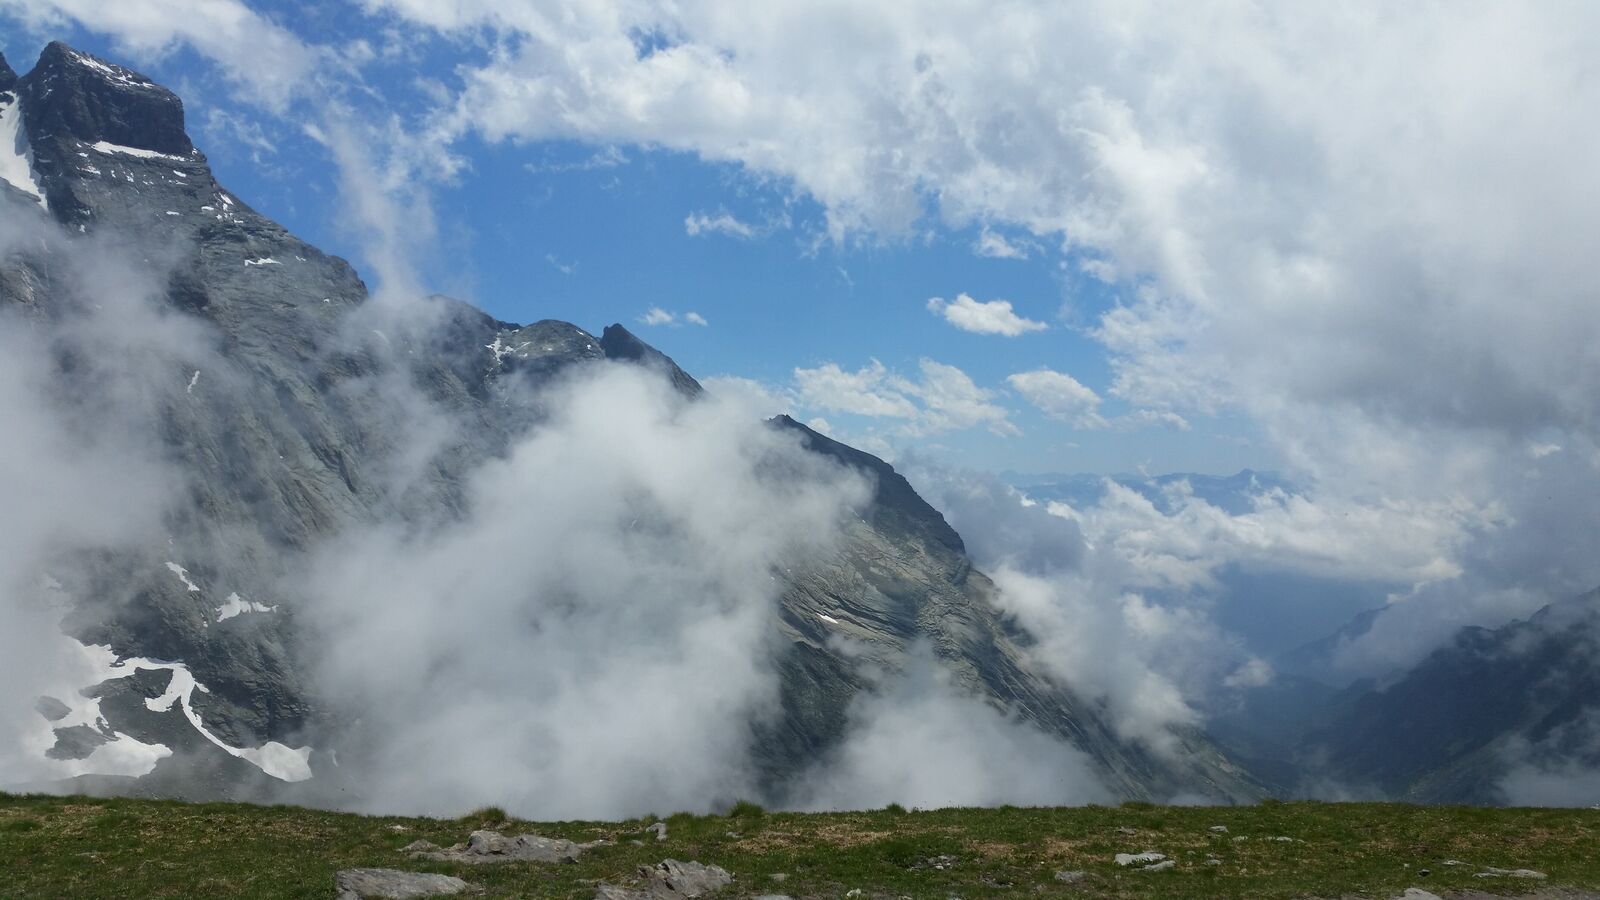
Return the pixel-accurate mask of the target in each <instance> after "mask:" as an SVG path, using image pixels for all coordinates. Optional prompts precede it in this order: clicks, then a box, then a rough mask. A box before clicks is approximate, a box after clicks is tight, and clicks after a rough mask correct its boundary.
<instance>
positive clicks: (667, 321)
mask: <svg viewBox="0 0 1600 900" xmlns="http://www.w3.org/2000/svg"><path fill="white" fill-rule="evenodd" d="M639 322H640V324H643V325H668V326H671V327H673V328H677V327H678V326H680V325H685V324H688V325H698V326H700V327H701V328H704V327H706V326H707V325H710V324H711V323H710V322H707V321H706V317H705V316H702V315H700V314H699V313H697V312H694V311H693V310H690V311H689V312H686V313H684V314H682V315H679V314H677V313H675V312H671V311H669V310H665V309H662V308H661V307H659V306H652V307H650V308H649V309H647V310H645V313H644V315H642V316H640V317H639Z"/></svg>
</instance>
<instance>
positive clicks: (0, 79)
mask: <svg viewBox="0 0 1600 900" xmlns="http://www.w3.org/2000/svg"><path fill="white" fill-rule="evenodd" d="M16 86H17V72H16V70H15V69H13V68H11V64H10V63H8V62H6V57H5V54H4V53H0V93H4V92H7V91H10V90H11V89H12V88H14V87H16Z"/></svg>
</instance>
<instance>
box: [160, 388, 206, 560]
mask: <svg viewBox="0 0 1600 900" xmlns="http://www.w3.org/2000/svg"><path fill="white" fill-rule="evenodd" d="M199 383H200V370H199V369H195V370H194V374H193V375H191V376H189V386H188V387H186V388H184V389H183V392H184V393H185V394H192V393H194V386H195V385H197V384H199ZM167 565H171V563H168V564H167Z"/></svg>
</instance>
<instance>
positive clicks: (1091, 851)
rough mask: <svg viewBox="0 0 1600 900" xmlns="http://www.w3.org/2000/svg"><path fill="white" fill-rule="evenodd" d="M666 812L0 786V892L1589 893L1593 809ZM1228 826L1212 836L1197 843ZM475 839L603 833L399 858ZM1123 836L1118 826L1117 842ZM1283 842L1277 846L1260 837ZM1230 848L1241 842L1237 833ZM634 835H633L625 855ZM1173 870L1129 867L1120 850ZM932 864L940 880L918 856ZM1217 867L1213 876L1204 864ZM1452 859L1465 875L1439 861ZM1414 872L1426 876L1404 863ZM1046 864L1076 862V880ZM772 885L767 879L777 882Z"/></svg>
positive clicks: (1598, 815)
mask: <svg viewBox="0 0 1600 900" xmlns="http://www.w3.org/2000/svg"><path fill="white" fill-rule="evenodd" d="M735 812H736V813H737V814H730V815H728V816H690V815H676V816H672V817H670V818H668V819H666V820H665V821H666V822H667V824H668V829H669V831H668V840H666V841H664V842H660V843H658V842H656V841H655V840H654V839H653V837H652V836H651V835H648V834H645V833H644V832H643V829H644V827H645V826H646V825H648V824H650V822H651V821H653V819H640V820H634V821H629V822H553V823H537V824H536V823H530V822H523V821H517V820H512V821H505V820H504V819H503V815H502V814H500V813H498V812H496V811H492V810H489V811H484V812H481V813H478V814H474V815H472V816H468V817H464V818H462V819H453V820H446V819H411V818H402V817H368V816H358V815H350V814H344V813H331V812H322V811H319V810H310V809H301V808H297V807H263V806H248V805H242V804H186V803H179V802H171V801H152V800H127V799H95V798H85V797H38V796H11V795H4V794H0V897H5V898H12V897H30V898H31V897H72V898H124V897H252V898H289V897H304V898H320V900H326V898H328V897H330V896H332V884H333V873H334V872H335V871H336V870H338V869H341V868H348V867H353V866H385V867H391V868H401V869H410V870H415V871H429V872H443V873H446V874H452V875H458V876H460V877H462V878H464V879H466V880H468V881H470V882H473V883H475V884H478V885H482V886H483V887H485V888H486V889H487V896H490V897H529V896H532V897H580V898H584V900H587V898H589V897H592V896H593V892H594V888H593V885H594V882H595V881H597V880H601V879H605V880H612V881H616V880H619V879H623V878H625V877H626V876H627V875H628V874H629V873H631V872H632V871H634V870H635V868H636V867H637V866H639V865H640V864H644V863H654V862H658V861H660V860H661V859H663V858H667V857H672V858H676V859H682V860H691V859H692V860H699V861H701V862H706V863H715V864H717V865H720V866H722V867H724V868H726V869H728V870H729V871H730V872H732V873H734V875H735V876H736V878H737V881H736V882H735V883H734V886H733V887H732V888H731V889H729V890H728V891H727V892H725V894H724V896H730V897H738V896H754V895H757V894H765V893H783V894H790V895H793V896H795V897H840V896H842V895H844V894H845V892H847V891H849V890H851V889H853V888H861V889H862V893H863V894H864V895H865V896H866V897H873V896H883V897H901V896H906V897H935V898H945V897H948V896H949V895H950V894H952V893H954V894H959V895H961V896H962V897H993V896H1006V895H1010V896H1016V897H1022V896H1028V897H1032V896H1040V895H1042V896H1071V897H1083V896H1103V897H1251V898H1255V897H1262V898H1269V897H1285V898H1287V897H1307V896H1323V897H1338V896H1341V895H1346V894H1361V895H1366V896H1372V897H1388V896H1392V895H1394V894H1397V893H1399V892H1400V891H1401V890H1403V889H1404V888H1406V887H1409V886H1420V887H1424V888H1426V889H1428V890H1431V891H1434V892H1436V893H1441V894H1442V893H1446V892H1447V891H1449V890H1451V889H1457V888H1462V889H1464V888H1475V889H1479V890H1491V891H1493V890H1500V891H1503V892H1506V893H1516V892H1518V891H1519V890H1523V891H1525V890H1528V889H1530V888H1532V887H1535V886H1548V887H1554V886H1564V887H1573V888H1588V889H1596V888H1600V811H1594V810H1539V809H1480V808H1463V807H1416V806H1400V805H1393V804H1321V803H1268V804H1263V805H1260V806H1253V807H1234V808H1200V807H1153V806H1147V805H1142V804H1131V805H1129V806H1124V807H1120V808H1108V807H1086V808H1073V809H1016V808H1004V809H984V810H979V809H957V810H937V811H932V812H905V811H901V810H898V809H894V808H891V809H888V810H878V811H874V812H864V813H824V814H798V813H764V812H762V811H760V810H759V809H757V808H753V807H749V806H741V807H739V808H737V809H736V810H735ZM1214 825H1222V826H1226V827H1227V829H1228V831H1227V833H1226V834H1220V833H1216V832H1212V831H1210V830H1209V829H1210V827H1211V826H1214ZM478 827H491V828H496V829H498V830H500V831H503V832H507V833H518V832H522V831H531V832H536V833H539V834H544V835H547V836H551V837H566V838H571V839H574V840H594V839H595V838H607V839H610V840H612V841H614V842H615V843H614V845H612V846H607V847H602V848H599V849H597V850H594V851H591V852H590V853H589V854H587V855H585V856H584V857H583V859H582V860H581V861H579V862H578V863H576V864H567V865H532V864H497V865H488V866H461V865H452V864H441V863H424V862H416V861H413V860H410V859H407V858H406V856H405V855H404V854H402V853H399V852H398V850H399V848H400V847H402V846H404V845H406V844H408V843H410V842H411V841H414V840H416V839H418V838H425V839H428V840H431V841H434V842H435V843H438V844H443V845H449V844H453V843H456V842H458V841H461V840H464V839H465V838H466V835H467V833H468V832H469V831H470V830H472V829H474V828H478ZM1129 830H1131V832H1132V833H1129ZM1280 836H1282V837H1290V838H1293V840H1292V841H1288V842H1284V841H1277V840H1272V838H1275V837H1280ZM1238 838H1244V839H1245V840H1237V839H1238ZM634 841H640V842H641V843H637V844H636V843H634ZM1143 850H1156V851H1159V852H1162V853H1165V854H1167V855H1168V856H1169V857H1171V858H1173V859H1175V860H1177V862H1178V866H1177V867H1176V868H1174V869H1171V870H1169V871H1165V872H1154V873H1138V872H1132V871H1129V870H1127V869H1122V868H1119V867H1117V866H1116V865H1115V864H1114V863H1113V862H1112V857H1113V855H1114V854H1116V853H1119V852H1138V851H1143ZM940 857H953V858H954V859H953V862H950V861H941V862H942V863H943V864H944V865H946V868H943V869H940V868H936V867H934V865H931V864H929V861H930V860H937V859H938V858H940ZM1208 857H1209V858H1215V859H1217V860H1220V861H1221V864H1220V865H1208V864H1207V859H1208ZM1447 859H1456V860H1461V861H1464V862H1465V863H1466V865H1462V866H1445V865H1443V863H1444V861H1445V860H1447ZM1488 866H1498V867H1501V868H1507V869H1514V868H1531V869H1537V870H1539V871H1542V872H1546V873H1548V874H1549V876H1550V879H1549V881H1548V882H1545V883H1542V884H1538V885H1535V884H1530V883H1527V882H1506V881H1504V880H1490V879H1477V878H1474V877H1473V874H1474V873H1475V872H1477V871H1481V870H1482V869H1483V868H1484V867H1488ZM1422 869H1428V870H1429V874H1427V875H1423V874H1421V873H1420V871H1419V870H1422ZM1058 870H1080V871H1082V872H1084V873H1085V878H1084V880H1083V881H1082V882H1081V883H1079V884H1076V885H1068V884H1063V883H1061V882H1059V881H1057V880H1056V879H1055V877H1054V874H1055V873H1056V872H1057V871H1058ZM774 875H782V876H786V877H784V878H782V879H781V880H779V879H774V878H773V877H772V876H774Z"/></svg>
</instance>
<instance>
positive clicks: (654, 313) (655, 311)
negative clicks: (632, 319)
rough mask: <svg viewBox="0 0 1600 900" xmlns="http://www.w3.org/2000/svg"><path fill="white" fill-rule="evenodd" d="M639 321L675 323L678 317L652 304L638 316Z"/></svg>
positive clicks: (663, 323) (647, 323)
mask: <svg viewBox="0 0 1600 900" xmlns="http://www.w3.org/2000/svg"><path fill="white" fill-rule="evenodd" d="M639 321H640V322H641V323H643V324H645V325H676V324H678V317H677V316H676V315H674V314H673V313H669V312H667V311H666V310H664V309H662V308H661V307H659V306H652V307H650V308H649V309H647V310H645V313H644V315H642V316H640V317H639Z"/></svg>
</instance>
